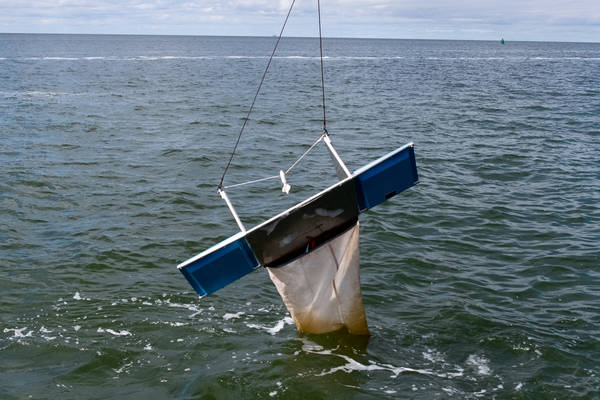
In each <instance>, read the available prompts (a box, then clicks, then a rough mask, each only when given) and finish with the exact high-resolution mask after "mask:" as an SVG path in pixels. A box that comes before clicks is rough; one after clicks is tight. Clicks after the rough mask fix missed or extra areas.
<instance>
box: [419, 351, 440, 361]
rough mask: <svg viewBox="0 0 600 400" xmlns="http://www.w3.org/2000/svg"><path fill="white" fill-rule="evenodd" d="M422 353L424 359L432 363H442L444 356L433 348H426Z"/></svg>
mask: <svg viewBox="0 0 600 400" xmlns="http://www.w3.org/2000/svg"><path fill="white" fill-rule="evenodd" d="M422 354H423V358H424V359H425V360H427V361H431V362H433V363H442V362H444V361H445V359H444V356H443V355H442V354H441V353H439V352H437V351H435V350H433V349H427V351H424V352H423V353H422Z"/></svg>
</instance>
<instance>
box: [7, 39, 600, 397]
mask: <svg viewBox="0 0 600 400" xmlns="http://www.w3.org/2000/svg"><path fill="white" fill-rule="evenodd" d="M274 42H275V39H274V38H247V37H175V36H173V37H167V36H95V35H21V34H2V35H0V170H1V173H0V397H1V398H3V399H21V398H30V397H31V398H60V399H81V398H86V399H106V398H131V399H135V398H144V399H165V398H175V399H192V398H206V399H212V398H216V399H221V398H222V399H229V398H234V397H235V398H286V399H296V398H298V399H306V398H310V399H320V398H323V399H332V398H339V399H350V398H355V399H359V398H360V399H370V398H373V399H375V398H414V399H432V398H457V399H463V398H597V397H598V388H599V387H600V363H599V360H600V317H599V316H600V44H591V43H588V44H585V43H533V42H510V41H507V42H506V44H505V45H500V43H498V42H486V41H425V40H360V39H325V41H324V52H325V56H326V58H325V60H324V67H325V95H326V119H327V128H328V130H329V133H330V135H331V138H332V141H333V144H334V146H335V147H336V149H337V150H338V152H339V154H340V155H341V157H342V158H343V159H344V160H345V162H346V163H347V165H348V167H349V168H350V169H351V170H356V169H357V168H359V167H361V166H362V165H364V164H366V163H368V162H370V161H372V160H374V159H376V158H378V157H379V156H381V155H383V154H385V153H387V152H389V151H391V150H394V149H395V148H397V147H399V146H401V145H404V144H405V143H407V142H410V141H412V142H414V144H415V150H416V155H417V165H418V168H419V173H420V183H419V185H417V186H416V187H413V188H411V189H409V190H408V191H406V192H404V193H402V194H400V195H398V196H396V197H395V198H393V199H392V200H390V201H388V202H386V203H384V204H382V205H380V206H378V207H376V208H374V209H373V210H371V211H369V212H368V213H366V214H364V215H361V228H362V229H361V239H360V241H361V243H360V250H361V278H362V293H363V298H364V302H365V307H366V312H367V318H368V322H369V326H370V330H371V333H372V336H371V337H370V339H369V340H364V339H361V338H359V337H353V336H351V335H348V334H345V333H334V334H328V335H304V334H301V333H298V332H297V330H296V328H295V326H294V325H293V322H292V320H291V319H290V317H289V315H288V313H287V311H286V309H285V307H284V305H283V303H282V301H281V299H280V297H279V296H278V294H277V292H276V290H275V288H274V286H273V285H272V283H271V282H270V281H269V279H268V276H267V274H266V271H264V270H258V271H256V272H254V273H253V274H251V275H249V276H247V277H245V278H244V279H242V280H240V281H238V282H236V283H234V284H232V285H230V286H228V287H227V288H225V289H223V290H221V291H219V292H217V293H215V294H214V295H212V296H209V297H207V298H204V299H202V300H199V299H198V298H197V297H196V295H195V293H194V292H193V290H192V288H191V287H190V286H189V285H188V283H187V282H186V281H185V279H184V278H183V276H181V275H180V273H179V272H178V271H177V269H176V268H175V266H176V265H177V264H178V263H179V262H181V261H183V260H185V259H187V258H189V257H191V256H193V255H195V254H197V253H199V252H201V251H202V250H204V249H206V248H208V247H210V246H212V245H213V244H215V243H217V242H219V241H220V240H223V239H225V238H227V237H228V236H230V235H231V234H234V233H235V232H236V230H237V227H236V225H235V222H234V220H233V219H232V217H231V215H230V214H229V212H228V210H227V208H226V206H225V204H224V203H223V201H222V200H221V199H220V197H219V196H218V195H217V192H216V187H217V184H218V182H219V178H220V177H221V174H222V172H223V168H224V166H225V164H226V162H227V159H228V157H229V155H230V153H231V150H232V148H233V145H234V143H235V139H236V137H237V135H238V133H239V131H240V127H241V125H242V123H243V120H244V118H245V116H246V113H247V111H248V107H249V105H250V103H251V101H252V98H253V96H254V93H255V91H256V88H257V86H258V82H259V79H260V77H261V75H262V73H263V71H264V68H265V66H266V64H267V61H268V56H269V54H270V52H271V50H272V48H273V45H274ZM318 54H319V48H318V40H317V39H314V38H284V39H283V40H282V42H281V45H280V48H279V50H278V52H277V53H276V56H275V59H274V61H273V64H272V66H271V70H270V72H269V74H268V75H267V79H266V81H265V84H264V86H263V90H262V91H261V94H260V95H259V97H258V99H257V103H256V107H255V110H254V111H253V113H252V114H251V116H250V119H249V121H248V125H247V128H246V130H245V132H244V135H243V136H242V140H241V142H240V148H239V150H238V153H237V154H236V156H235V157H234V159H233V163H232V167H231V169H230V171H229V172H228V175H227V176H226V178H225V184H227V185H231V184H235V183H238V182H243V181H247V180H251V179H258V178H262V177H265V176H272V175H277V174H278V171H279V170H280V169H285V168H287V167H289V166H290V165H291V164H292V163H293V161H295V160H296V158H297V157H299V156H300V155H301V154H302V153H303V152H304V151H305V150H306V149H307V148H308V146H310V144H312V143H313V141H314V140H315V139H317V138H318V137H319V135H320V134H321V130H322V124H323V121H322V118H323V115H322V106H321V101H322V100H321V99H322V97H321V96H322V94H321V84H320V66H319V58H318ZM335 179H336V178H335V171H334V168H333V166H332V165H331V162H330V161H329V159H328V156H327V152H326V151H325V150H324V149H323V148H322V147H321V146H317V147H316V148H315V150H314V151H313V152H311V153H310V154H309V155H308V156H307V157H306V158H305V159H304V160H303V161H302V162H301V163H299V164H298V166H296V167H295V168H294V170H292V171H291V172H290V173H289V174H288V176H287V180H288V183H290V184H291V186H292V191H291V193H290V195H289V196H286V195H285V194H283V193H282V192H281V183H280V182H278V181H277V180H272V181H267V182H263V183H260V184H257V185H249V186H244V187H238V188H231V189H229V190H228V193H229V194H230V197H231V198H232V201H233V203H234V206H236V208H237V210H238V212H239V213H240V216H241V217H242V220H243V221H244V223H245V224H246V225H247V226H252V225H254V224H256V223H259V222H261V221H263V220H264V219H266V218H268V217H270V216H272V215H274V214H275V213H277V212H279V211H282V210H284V209H285V208H287V207H289V206H290V205H291V204H294V203H295V202H296V201H299V200H301V199H303V198H306V197H308V196H310V195H312V194H314V193H316V192H317V191H318V190H320V189H322V188H324V187H326V186H327V185H329V184H331V183H333V182H335Z"/></svg>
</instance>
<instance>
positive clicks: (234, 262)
mask: <svg viewBox="0 0 600 400" xmlns="http://www.w3.org/2000/svg"><path fill="white" fill-rule="evenodd" d="M418 180H419V177H418V174H417V164H416V162H415V152H414V148H413V144H412V143H410V144H407V145H406V146H403V147H401V148H399V149H397V150H395V151H393V152H391V153H389V154H386V155H385V156H383V157H381V158H379V159H378V160H375V161H373V162H372V163H370V164H368V165H366V166H364V167H362V168H360V169H359V170H357V171H356V172H355V173H354V174H353V175H352V176H351V177H348V178H346V179H344V180H342V181H340V182H338V183H336V184H334V185H332V186H330V187H329V188H327V189H325V190H323V191H322V192H320V193H318V194H316V195H314V196H312V197H311V198H309V199H307V200H305V201H303V202H301V203H299V204H297V205H295V206H294V207H292V208H290V209H288V210H286V211H284V212H282V213H281V214H279V215H276V216H275V217H273V218H271V219H269V220H268V221H266V222H264V223H262V224H260V225H258V226H256V227H254V228H252V229H250V230H249V231H247V232H240V233H237V234H236V235H234V236H232V237H230V238H229V239H226V240H224V241H223V242H221V243H219V244H217V245H215V246H213V247H211V248H210V249H208V250H206V251H204V252H202V253H200V254H199V255H197V256H196V257H193V258H191V259H189V260H187V261H185V262H183V263H181V264H180V265H179V266H178V268H179V270H180V271H181V273H182V274H183V275H184V276H185V277H186V279H187V280H188V281H189V282H190V284H191V285H192V287H193V288H194V290H196V292H197V293H198V295H199V296H201V297H202V296H206V295H208V294H211V293H213V292H215V291H217V290H219V289H221V288H223V287H225V286H227V285H228V284H230V283H232V282H234V281H236V280H238V279H239V278H241V277H242V276H244V275H246V274H249V273H250V272H252V271H253V270H254V269H255V268H257V267H259V266H261V265H262V266H268V267H277V266H279V265H282V264H283V263H286V262H288V261H290V260H291V259H293V258H294V257H298V256H300V255H301V254H303V252H308V251H312V249H314V248H315V247H318V246H319V245H320V243H321V242H324V241H327V240H329V239H331V238H333V237H335V236H337V235H338V234H339V233H340V232H342V231H344V230H345V229H346V228H347V227H348V226H349V225H350V224H353V223H355V222H356V220H357V218H358V213H359V212H363V211H366V210H368V209H370V208H372V207H374V206H376V205H378V204H380V203H382V202H384V201H385V200H387V199H389V198H391V197H393V196H395V195H396V194H398V193H400V192H402V191H404V190H406V189H408V188H409V187H411V186H413V185H415V184H416V183H417V182H418Z"/></svg>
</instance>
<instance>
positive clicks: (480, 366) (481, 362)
mask: <svg viewBox="0 0 600 400" xmlns="http://www.w3.org/2000/svg"><path fill="white" fill-rule="evenodd" d="M489 363H490V360H488V359H487V358H485V357H482V356H478V355H476V354H471V355H470V356H469V357H468V358H467V364H469V365H471V366H473V367H475V368H477V373H478V374H479V375H489V374H490V372H491V370H490V366H489Z"/></svg>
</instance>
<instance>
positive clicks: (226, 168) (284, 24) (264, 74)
mask: <svg viewBox="0 0 600 400" xmlns="http://www.w3.org/2000/svg"><path fill="white" fill-rule="evenodd" d="M294 3H296V0H292V4H290V9H289V10H288V12H287V15H286V16H285V21H284V22H283V26H282V27H281V31H280V32H279V36H278V37H277V41H276V42H275V46H274V47H273V52H272V53H271V57H269V62H268V63H267V67H266V68H265V72H263V75H262V77H261V79H260V83H259V84H258V88H257V89H256V93H255V94H254V99H252V104H251V105H250V108H249V109H248V114H247V115H246V118H244V123H243V124H242V128H241V129H240V133H239V134H238V137H237V140H236V142H235V146H233V151H232V152H231V156H229V161H227V165H226V166H225V170H224V171H223V175H221V180H220V181H219V186H217V189H218V190H221V189H222V188H223V180H224V179H225V174H227V170H228V169H229V166H230V165H231V161H232V160H233V156H234V155H235V152H236V150H237V148H238V145H239V144H240V139H241V138H242V133H244V128H245V127H246V124H247V123H248V120H249V119H250V114H251V113H252V110H253V109H254V104H255V103H256V99H257V97H258V94H259V93H260V89H261V87H262V85H263V82H264V81H265V77H266V76H267V72H268V71H269V67H270V66H271V61H273V56H275V51H276V50H277V46H278V45H279V42H280V41H281V37H282V36H283V30H284V29H285V26H286V24H287V22H288V19H289V17H290V14H291V13H292V8H293V7H294ZM319 18H320V17H319ZM319 32H320V20H319ZM321 58H322V55H321ZM321 63H322V59H321ZM321 69H322V67H321ZM324 99H325V98H324V97H323V101H325V100H324Z"/></svg>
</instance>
